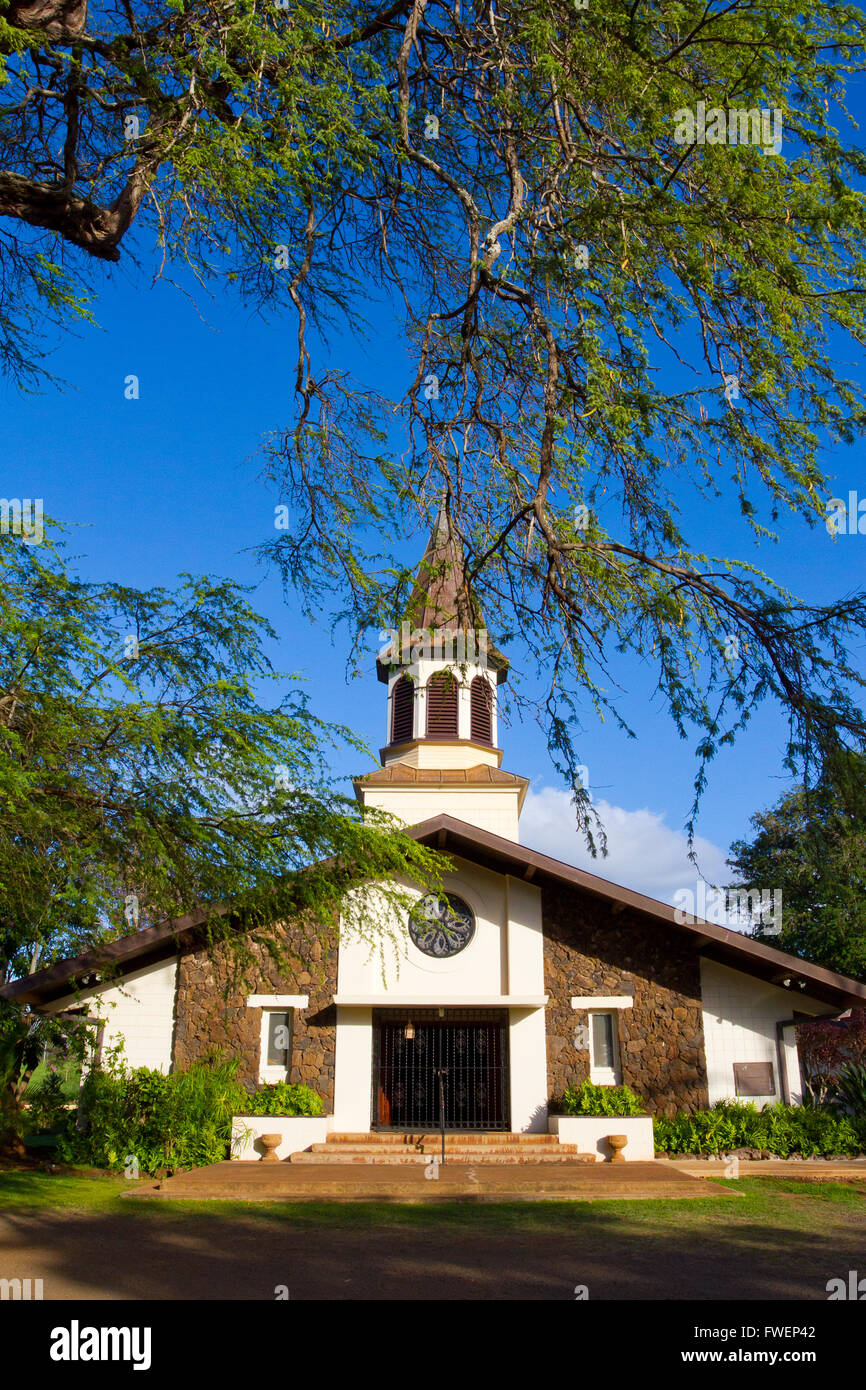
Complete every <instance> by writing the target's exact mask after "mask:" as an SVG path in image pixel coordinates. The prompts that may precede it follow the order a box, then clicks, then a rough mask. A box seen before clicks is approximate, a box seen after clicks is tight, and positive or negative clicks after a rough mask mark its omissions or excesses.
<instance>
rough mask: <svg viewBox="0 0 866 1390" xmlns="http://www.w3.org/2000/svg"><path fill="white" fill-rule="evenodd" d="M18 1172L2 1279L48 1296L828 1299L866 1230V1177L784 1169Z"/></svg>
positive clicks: (6, 1223)
mask: <svg viewBox="0 0 866 1390" xmlns="http://www.w3.org/2000/svg"><path fill="white" fill-rule="evenodd" d="M11 1179H14V1180H15V1181H14V1184H13V1187H14V1189H15V1190H17V1195H18V1200H17V1201H16V1203H15V1205H6V1206H5V1207H3V1208H0V1276H2V1277H6V1278H11V1277H15V1276H16V1275H17V1276H18V1277H26V1276H28V1275H29V1276H31V1277H41V1278H43V1280H44V1284H45V1296H46V1298H85V1299H87V1298H128V1299H199V1298H202V1299H266V1300H270V1299H273V1298H274V1296H275V1289H276V1288H277V1286H280V1285H285V1286H286V1287H287V1288H288V1290H289V1293H290V1297H291V1298H292V1299H301V1300H304V1299H393V1300H400V1299H421V1300H424V1299H431V1300H433V1299H435V1300H438V1299H443V1298H452V1299H491V1300H509V1299H543V1300H548V1299H552V1300H569V1299H571V1298H573V1297H574V1289H575V1286H576V1285H579V1284H585V1285H586V1286H587V1287H588V1290H589V1296H590V1298H591V1299H625V1300H628V1299H645V1298H646V1299H685V1298H688V1299H692V1298H697V1299H706V1300H765V1299H806V1300H810V1299H819V1300H823V1299H825V1298H826V1284H827V1280H828V1279H831V1278H835V1277H837V1276H840V1275H841V1276H845V1275H846V1274H847V1271H848V1270H849V1269H856V1268H857V1267H858V1259H859V1263H860V1264H861V1265H862V1264H863V1256H862V1251H863V1243H864V1235H866V1202H864V1200H863V1196H862V1195H861V1194H860V1193H859V1192H858V1191H856V1190H853V1189H851V1188H846V1187H844V1186H843V1185H835V1184H829V1183H828V1184H821V1186H820V1190H818V1189H816V1186H815V1185H813V1184H807V1183H803V1184H797V1183H796V1182H795V1181H790V1182H789V1181H787V1180H782V1181H779V1182H773V1181H772V1180H768V1179H746V1180H743V1181H741V1182H740V1183H739V1184H737V1185H736V1186H738V1187H739V1189H740V1190H742V1191H743V1192H744V1193H745V1196H744V1199H743V1200H742V1201H741V1202H737V1203H732V1202H725V1203H717V1202H712V1201H705V1200H696V1201H689V1202H685V1201H679V1202H665V1201H647V1202H601V1203H584V1202H570V1203H564V1202H563V1203H561V1202H555V1203H544V1204H540V1203H528V1204H520V1203H510V1204H505V1203H503V1204H496V1205H487V1204H484V1205H479V1206H471V1207H470V1206H463V1205H454V1206H450V1205H448V1206H445V1205H441V1206H436V1207H420V1206H383V1205H378V1204H375V1203H357V1204H355V1203H353V1204H351V1205H339V1206H337V1205H335V1204H325V1203H322V1204H318V1203H317V1204H312V1203H301V1204H295V1205H293V1206H289V1205H287V1204H273V1205H271V1204H268V1205H259V1204H256V1206H254V1207H253V1206H244V1205H242V1204H239V1203H234V1204H231V1203H195V1204H193V1203H188V1202H184V1203H177V1204H172V1205H171V1206H169V1205H168V1204H163V1203H162V1202H158V1201H154V1202H150V1201H139V1200H137V1199H136V1200H134V1201H130V1200H128V1199H123V1198H122V1197H120V1196H119V1195H118V1194H119V1192H121V1191H123V1190H128V1185H125V1186H124V1185H123V1181H122V1179H121V1180H115V1179H104V1178H103V1179H94V1180H93V1182H92V1184H91V1186H90V1189H89V1195H92V1196H93V1198H94V1201H93V1204H92V1205H89V1206H88V1203H87V1196H88V1193H87V1192H85V1194H84V1197H83V1199H82V1200H81V1202H80V1203H78V1204H77V1205H76V1206H75V1207H72V1206H71V1205H67V1206H66V1207H65V1209H64V1206H63V1205H62V1197H61V1192H60V1189H59V1188H58V1189H54V1190H55V1191H56V1192H57V1197H58V1199H59V1203H58V1205H57V1206H54V1207H52V1208H48V1207H46V1206H45V1204H44V1197H43V1200H42V1202H41V1203H40V1204H39V1205H36V1204H35V1202H34V1201H33V1191H34V1187H38V1186H39V1180H41V1184H42V1187H41V1191H42V1192H43V1193H44V1191H45V1176H44V1175H30V1174H4V1175H3V1177H2V1179H0V1195H2V1193H3V1192H4V1191H5V1192H6V1193H7V1196H8V1195H12V1194H11V1193H10V1191H9V1188H10V1180H11ZM28 1179H30V1183H29V1193H30V1198H31V1203H30V1204H28V1195H27V1194H28V1181H27V1180H28ZM54 1181H56V1182H57V1183H58V1184H64V1183H76V1184H78V1185H79V1186H81V1187H83V1186H84V1184H85V1182H86V1180H83V1179H81V1178H74V1179H68V1178H63V1177H58V1178H56V1179H54ZM798 1189H800V1190H798ZM791 1197H798V1198H800V1199H801V1200H798V1201H793V1200H791ZM19 1203H20V1204H19Z"/></svg>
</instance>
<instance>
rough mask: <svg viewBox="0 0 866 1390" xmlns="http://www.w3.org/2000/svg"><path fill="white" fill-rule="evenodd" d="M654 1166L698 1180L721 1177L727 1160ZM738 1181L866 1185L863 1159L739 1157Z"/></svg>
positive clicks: (689, 1160)
mask: <svg viewBox="0 0 866 1390" xmlns="http://www.w3.org/2000/svg"><path fill="white" fill-rule="evenodd" d="M656 1162H657V1163H660V1164H665V1165H667V1166H668V1167H670V1168H675V1169H676V1170H677V1172H679V1173H690V1174H692V1175H693V1176H694V1177H698V1178H710V1177H716V1178H720V1177H723V1176H724V1174H725V1171H726V1169H728V1168H729V1167H730V1160H725V1159H721V1158H660V1159H656ZM737 1171H738V1173H739V1176H740V1177H741V1178H796V1179H797V1180H798V1181H800V1182H815V1181H816V1180H823V1181H824V1182H839V1181H840V1180H841V1181H843V1182H866V1158H804V1159H793V1160H791V1159H782V1158H779V1159H773V1158H762V1159H753V1158H741V1159H740V1160H739V1167H738V1170H737Z"/></svg>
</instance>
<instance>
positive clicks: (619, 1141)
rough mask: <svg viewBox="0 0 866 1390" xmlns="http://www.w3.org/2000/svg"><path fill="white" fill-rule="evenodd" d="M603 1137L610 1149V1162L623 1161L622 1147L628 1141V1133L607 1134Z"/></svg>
mask: <svg viewBox="0 0 866 1390" xmlns="http://www.w3.org/2000/svg"><path fill="white" fill-rule="evenodd" d="M605 1137H606V1139H607V1142H608V1144H609V1145H610V1149H611V1155H610V1162H611V1163H625V1154H624V1153H623V1149H624V1148H625V1146H626V1144H627V1143H628V1135H627V1134H608V1135H606V1136H605Z"/></svg>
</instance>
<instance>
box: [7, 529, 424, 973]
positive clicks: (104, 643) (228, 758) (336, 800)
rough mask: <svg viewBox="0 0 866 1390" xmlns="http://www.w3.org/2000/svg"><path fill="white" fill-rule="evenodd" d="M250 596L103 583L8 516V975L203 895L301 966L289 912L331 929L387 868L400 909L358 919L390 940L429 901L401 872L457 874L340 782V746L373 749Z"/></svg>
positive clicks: (200, 903) (192, 581) (224, 930)
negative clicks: (320, 705)
mask: <svg viewBox="0 0 866 1390" xmlns="http://www.w3.org/2000/svg"><path fill="white" fill-rule="evenodd" d="M243 595H244V591H243V589H242V588H241V587H240V586H238V585H236V584H234V583H231V582H229V581H211V580H208V579H197V578H194V577H191V576H185V577H183V579H182V581H181V583H180V586H179V588H178V589H177V591H175V592H169V591H167V590H164V589H152V590H149V591H146V592H143V591H139V590H135V589H130V588H127V587H125V586H123V585H120V584H111V583H108V584H86V583H83V582H82V581H81V580H79V579H78V578H77V577H75V576H74V575H73V574H72V573H70V572H69V571H68V569H67V568H66V566H65V565H64V563H63V562H62V560H61V557H60V555H59V554H58V552H57V551H56V550H55V549H54V548H53V546H52V545H50V544H49V543H48V542H47V541H46V544H45V545H44V546H41V547H37V546H27V545H23V544H22V543H21V542H19V541H18V540H17V539H16V538H15V537H14V536H7V535H0V980H3V979H6V980H9V979H14V978H16V977H18V976H21V975H26V974H27V973H29V971H30V970H32V969H34V968H35V966H34V961H38V964H39V965H41V966H42V967H45V966H48V965H50V964H51V962H52V961H54V960H55V959H57V958H59V957H64V956H69V955H74V954H76V953H78V952H80V951H84V950H86V949H88V948H90V947H93V946H95V945H98V944H99V943H101V942H103V941H105V940H110V939H114V938H116V937H119V936H126V935H128V934H129V933H130V932H131V931H134V930H136V929H142V928H144V927H148V926H152V925H154V924H156V923H159V922H161V921H165V920H172V919H176V918H178V917H181V916H183V915H184V914H186V913H190V912H193V911H195V910H198V911H199V913H200V915H201V919H202V924H203V929H206V930H207V932H208V933H209V934H210V937H211V939H212V940H217V939H219V938H221V937H222V938H224V939H227V940H229V941H230V942H231V944H232V949H233V951H234V953H235V956H236V959H237V960H238V962H242V961H243V962H245V963H246V964H249V965H250V966H252V965H253V964H254V963H255V962H254V961H253V942H252V941H251V939H250V934H249V931H248V932H238V931H236V930H233V928H236V927H237V926H238V925H243V926H244V927H246V928H248V929H250V930H252V929H254V930H255V938H256V944H257V947H259V948H264V950H265V951H266V952H267V953H268V954H269V955H270V957H271V959H272V961H273V962H274V963H275V964H279V965H280V966H281V967H282V970H283V973H288V971H290V970H291V969H292V968H293V966H296V965H297V961H296V959H293V958H291V956H290V953H289V951H288V947H287V945H286V933H285V930H284V929H283V927H281V926H280V924H281V923H283V924H285V923H286V922H288V921H290V920H291V921H293V922H300V921H301V919H303V922H304V932H305V933H306V934H307V935H309V936H314V935H316V934H328V933H331V932H333V931H334V930H335V929H336V922H337V916H338V912H339V910H340V908H341V907H343V908H344V919H345V917H346V916H351V909H350V906H348V905H346V904H345V895H346V894H347V893H348V891H349V890H350V889H351V888H353V887H356V886H358V885H359V884H361V883H365V882H368V881H371V880H372V881H376V882H379V881H382V882H384V883H385V884H386V885H387V886H386V887H385V888H384V889H383V890H382V895H383V898H384V901H383V904H382V907H383V911H382V912H381V913H379V914H377V913H376V912H374V911H373V910H372V908H370V907H369V905H368V908H367V910H366V911H363V912H361V911H358V913H357V920H354V921H353V923H352V924H353V926H354V927H355V929H356V930H358V931H359V932H360V933H362V934H363V935H365V936H366V939H367V940H368V941H370V942H373V941H378V942H381V940H382V937H383V934H384V933H385V931H386V925H385V924H386V923H388V922H390V924H391V930H392V931H393V930H394V929H395V928H394V917H395V912H394V909H395V907H399V906H405V907H406V908H408V900H407V899H406V900H405V901H404V897H403V896H401V890H400V889H399V887H397V886H396V884H394V883H393V882H392V880H393V878H394V876H395V875H397V874H399V873H401V872H407V871H408V872H409V873H410V875H412V876H414V877H415V878H416V880H417V881H418V882H419V883H424V882H425V881H427V880H428V879H431V878H432V879H436V880H437V881H438V864H437V861H436V858H435V856H434V855H433V854H432V853H431V852H430V851H428V850H426V849H424V848H423V847H421V846H419V845H418V844H417V843H416V841H415V840H413V839H412V838H411V836H409V835H406V834H405V833H403V831H402V829H401V828H400V827H397V826H396V825H395V823H394V822H393V821H391V819H390V818H388V817H387V816H384V815H381V814H380V815H378V816H377V815H376V814H374V813H367V814H364V813H363V812H362V810H361V808H360V807H359V806H358V804H357V802H356V800H355V798H354V797H353V796H347V795H346V794H345V793H344V792H343V791H341V790H340V789H339V783H340V782H341V781H342V779H337V778H336V777H334V776H333V775H332V774H331V772H330V769H329V765H328V756H329V754H330V752H331V749H332V747H333V745H334V744H339V743H342V744H343V745H344V747H347V748H348V749H349V750H350V752H351V753H353V754H355V755H357V756H358V757H371V755H370V753H369V750H367V749H365V747H364V745H363V744H362V743H361V742H360V741H359V740H358V739H357V738H356V737H355V736H354V735H353V734H352V733H351V732H350V731H349V730H348V729H346V728H337V727H334V726H330V725H326V724H324V723H322V722H321V721H320V720H318V719H317V718H316V717H315V715H314V714H313V713H312V712H311V710H310V709H309V705H308V702H307V698H306V695H305V693H304V692H303V690H302V689H301V688H300V684H299V682H298V681H297V680H296V679H294V678H291V677H285V676H282V675H279V674H278V673H275V672H274V671H273V670H272V668H271V665H270V662H269V660H268V658H267V655H266V653H265V650H264V643H265V642H266V641H268V640H270V639H272V638H273V637H274V633H273V631H272V629H271V628H270V626H269V625H268V624H267V622H266V621H265V620H264V619H263V618H261V617H260V616H259V615H258V614H257V613H255V612H254V611H253V609H251V608H250V607H249V605H248V604H247V603H246V601H245V599H244V596H243ZM274 684H279V686H280V694H279V695H278V696H277V697H276V699H275V700H274V701H273V702H272V703H269V702H267V701H265V700H262V699H260V697H259V695H258V693H257V692H258V689H259V688H263V687H264V688H266V687H267V686H268V685H270V686H273V685H274ZM287 687H288V689H287ZM389 908H390V912H389V911H388V910H387V909H389ZM229 914H230V915H229ZM380 928H381V929H380ZM107 968H108V963H107V962H106V969H107ZM258 968H259V969H260V962H259V966H258Z"/></svg>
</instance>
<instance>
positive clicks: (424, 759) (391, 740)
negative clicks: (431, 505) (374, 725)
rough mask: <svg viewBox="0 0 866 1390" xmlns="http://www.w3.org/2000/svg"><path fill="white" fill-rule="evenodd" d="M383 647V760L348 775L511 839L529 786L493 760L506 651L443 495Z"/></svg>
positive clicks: (380, 798)
mask: <svg viewBox="0 0 866 1390" xmlns="http://www.w3.org/2000/svg"><path fill="white" fill-rule="evenodd" d="M382 635H383V636H385V637H387V641H386V643H385V645H384V646H383V647H382V648H381V650H380V652H379V655H378V658H377V661H376V671H377V675H378V677H379V680H380V681H381V682H382V683H383V685H385V686H386V687H387V692H388V698H387V711H386V720H387V723H386V733H385V746H384V747H383V748H382V749H381V752H380V757H381V761H382V767H381V769H379V770H378V771H376V772H372V773H369V774H368V775H367V776H366V777H362V778H358V779H357V780H356V782H355V792H356V795H357V796H358V797H359V799H360V801H361V802H362V804H363V805H365V806H377V807H381V808H382V809H383V810H387V811H391V812H392V813H393V814H394V815H397V816H399V817H400V819H401V820H404V821H405V822H406V823H407V824H410V825H416V824H418V823H419V822H420V821H423V820H429V819H430V818H431V817H432V816H434V815H439V814H441V813H442V812H447V814H449V815H452V816H454V817H455V818H457V819H458V820H465V821H467V822H468V823H469V824H472V825H478V826H481V827H482V828H483V829H487V830H492V831H494V832H495V833H496V834H498V835H503V836H505V837H506V838H507V839H511V840H516V839H517V822H518V817H519V815H520V810H521V808H522V806H523V801H524V799H525V796H526V790H527V788H528V785H529V783H528V780H527V779H526V778H525V777H516V776H515V775H514V774H513V773H510V772H505V771H503V769H502V768H501V763H502V750H501V749H500V748H499V747H498V735H499V719H498V692H499V687H500V686H501V685H503V684H504V682H505V681H506V680H507V679H508V661H507V659H506V657H504V656H503V655H502V653H501V652H499V651H497V650H496V648H495V647H494V646H493V645H492V644H491V642H490V638H489V634H488V632H487V628H486V626H485V624H484V620H483V617H482V614H481V611H480V608H479V606H478V602H477V600H476V598H475V595H474V594H473V593H472V591H471V588H470V586H469V582H468V577H467V574H466V563H465V557H464V555H463V550H462V546H461V545H460V543H459V541H458V539H457V537H456V536H455V534H454V530H453V527H452V523H451V517H450V514H449V511H448V502H447V498H446V499H444V500H443V501H442V503H441V504H440V507H439V512H438V515H437V517H436V523H435V525H434V527H433V531H432V534H431V536H430V540H429V541H428V543H427V548H426V550H425V552H424V555H423V558H422V560H421V563H420V565H419V567H418V573H417V575H416V578H415V584H414V587H413V589H412V593H411V596H410V598H409V603H408V606H407V609H406V614H405V616H404V618H403V620H402V621H401V623H400V626H399V628H398V629H397V630H396V631H393V632H389V633H384V634H382Z"/></svg>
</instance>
